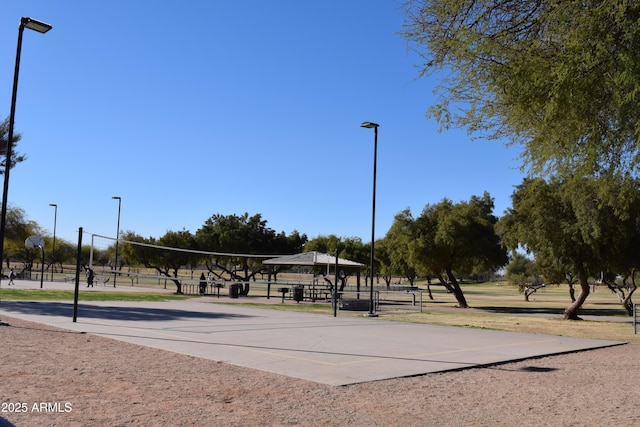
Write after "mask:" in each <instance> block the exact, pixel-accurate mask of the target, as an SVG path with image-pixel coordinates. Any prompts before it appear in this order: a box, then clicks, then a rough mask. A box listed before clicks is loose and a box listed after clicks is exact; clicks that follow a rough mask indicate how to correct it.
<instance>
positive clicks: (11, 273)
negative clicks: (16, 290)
mask: <svg viewBox="0 0 640 427" xmlns="http://www.w3.org/2000/svg"><path fill="white" fill-rule="evenodd" d="M15 278H16V273H14V272H13V268H12V269H11V271H9V286H11V285H13V286H15V285H16V284H15V283H13V279H15Z"/></svg>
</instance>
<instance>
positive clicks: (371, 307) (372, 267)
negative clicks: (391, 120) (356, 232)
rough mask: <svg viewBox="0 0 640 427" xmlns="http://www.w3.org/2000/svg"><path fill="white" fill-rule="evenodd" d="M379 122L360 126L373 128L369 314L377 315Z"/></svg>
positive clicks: (371, 315)
mask: <svg viewBox="0 0 640 427" xmlns="http://www.w3.org/2000/svg"><path fill="white" fill-rule="evenodd" d="M378 126H379V125H378V124H377V123H373V122H363V123H362V124H361V125H360V127H363V128H368V129H373V207H372V209H371V254H370V255H369V264H370V267H369V271H370V272H371V283H370V286H369V313H367V316H370V317H375V316H377V314H376V313H375V306H374V304H373V278H374V277H375V265H374V258H373V254H374V244H375V241H376V167H377V159H378Z"/></svg>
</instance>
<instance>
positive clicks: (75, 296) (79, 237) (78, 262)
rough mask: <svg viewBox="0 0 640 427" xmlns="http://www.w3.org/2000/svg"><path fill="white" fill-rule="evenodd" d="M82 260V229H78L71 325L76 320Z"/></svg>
mask: <svg viewBox="0 0 640 427" xmlns="http://www.w3.org/2000/svg"><path fill="white" fill-rule="evenodd" d="M81 258H82V227H80V228H79V229H78V252H77V254H76V288H75V291H74V293H73V323H75V322H76V320H77V319H78V293H79V292H80V259H81Z"/></svg>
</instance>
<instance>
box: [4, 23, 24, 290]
mask: <svg viewBox="0 0 640 427" xmlns="http://www.w3.org/2000/svg"><path fill="white" fill-rule="evenodd" d="M23 32H24V21H23V20H21V21H20V26H19V27H18V47H17V49H16V65H15V69H14V72H13V92H12V93H11V110H10V112H9V133H8V135H7V158H6V160H5V163H4V187H3V191H2V213H1V215H2V218H0V271H1V270H2V264H4V235H5V229H6V226H7V197H8V194H9V171H10V170H11V156H12V149H13V125H14V123H15V114H16V96H17V94H18V75H19V74H20V51H21V50H22V33H23ZM1 277H2V275H1V274H0V278H1Z"/></svg>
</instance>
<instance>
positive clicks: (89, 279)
mask: <svg viewBox="0 0 640 427" xmlns="http://www.w3.org/2000/svg"><path fill="white" fill-rule="evenodd" d="M85 273H86V274H87V288H88V287H92V288H93V269H92V268H91V267H87V269H86V271H85Z"/></svg>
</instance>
